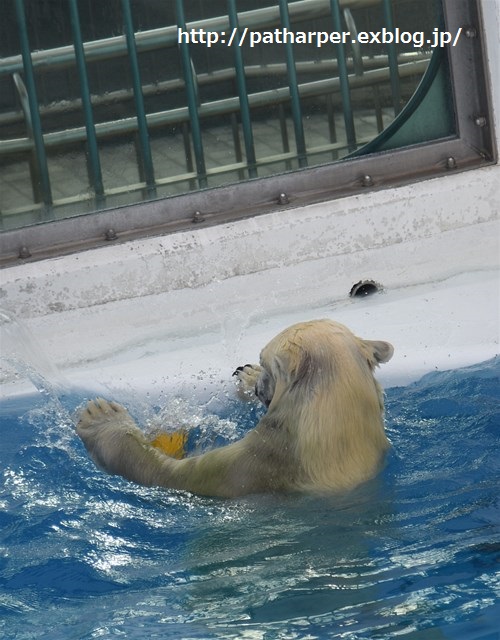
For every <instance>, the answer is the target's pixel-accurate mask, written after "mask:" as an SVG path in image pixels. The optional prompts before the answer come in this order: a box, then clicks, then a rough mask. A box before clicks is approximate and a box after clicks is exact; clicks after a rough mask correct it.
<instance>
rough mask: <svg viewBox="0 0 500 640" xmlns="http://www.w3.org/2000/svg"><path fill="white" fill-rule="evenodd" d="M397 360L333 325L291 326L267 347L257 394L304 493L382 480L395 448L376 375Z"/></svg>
mask: <svg viewBox="0 0 500 640" xmlns="http://www.w3.org/2000/svg"><path fill="white" fill-rule="evenodd" d="M392 354H393V347H392V345H391V344H389V343H388V342H384V341H372V340H362V339H361V338H358V337H357V336H355V335H354V334H353V333H352V332H351V331H349V329H348V328H347V327H345V326H343V325H341V324H339V323H337V322H333V321H331V320H314V321H311V322H303V323H300V324H296V325H293V326H291V327H289V328H288V329H285V330H284V331H282V332H281V333H280V334H278V335H277V336H276V337H275V338H273V339H272V340H271V342H269V343H268V344H267V345H266V346H265V347H264V349H263V350H262V352H261V367H262V371H261V374H260V377H259V379H258V380H257V384H256V393H257V395H258V396H259V398H260V399H261V400H262V401H263V402H264V404H265V405H266V406H267V407H268V412H267V416H268V420H269V421H271V422H272V423H273V424H274V425H275V426H276V428H279V429H285V430H286V432H287V433H288V438H289V442H288V445H287V446H288V450H289V451H293V452H294V455H295V458H296V460H297V464H299V465H300V467H301V472H300V473H301V474H302V476H303V483H304V486H311V487H319V486H321V487H325V488H333V489H345V488H349V487H352V486H356V485H357V484H359V483H360V482H363V481H365V480H366V479H368V478H370V477H372V476H373V475H374V474H375V473H376V470H377V468H378V465H379V464H380V462H381V459H382V454H383V453H384V451H385V450H386V449H387V448H388V446H389V442H388V440H387V437H386V435H385V431H384V424H383V411H384V404H383V392H382V389H381V387H380V386H379V384H378V383H377V381H376V380H375V378H374V375H373V371H374V369H375V367H376V366H377V365H379V364H380V363H382V362H387V361H388V360H390V358H391V357H392Z"/></svg>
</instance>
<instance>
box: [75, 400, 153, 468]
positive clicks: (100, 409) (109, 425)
mask: <svg viewBox="0 0 500 640" xmlns="http://www.w3.org/2000/svg"><path fill="white" fill-rule="evenodd" d="M76 432H77V434H78V435H79V436H80V438H81V439H82V441H83V444H84V445H85V448H86V449H87V451H88V452H89V454H90V456H91V457H92V458H93V460H94V462H95V463H96V464H97V465H98V466H99V467H101V468H102V469H104V470H106V471H108V472H109V473H117V472H119V469H120V468H121V466H122V465H123V464H124V463H125V461H127V460H128V459H130V457H131V456H132V455H133V453H134V451H136V450H140V449H141V448H142V447H143V446H144V445H146V444H147V442H146V439H145V437H144V434H143V433H142V431H141V430H140V429H139V427H138V426H137V425H136V423H135V422H134V420H133V419H132V417H131V416H130V414H129V412H128V411H127V410H126V409H125V407H122V405H121V404H118V403H117V402H108V401H107V400H104V399H103V398H96V399H95V400H91V401H90V402H88V403H87V405H86V407H85V408H84V409H83V410H82V412H81V414H80V419H79V421H78V423H77V425H76Z"/></svg>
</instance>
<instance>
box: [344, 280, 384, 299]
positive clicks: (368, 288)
mask: <svg viewBox="0 0 500 640" xmlns="http://www.w3.org/2000/svg"><path fill="white" fill-rule="evenodd" d="M381 289H382V287H381V286H380V285H379V284H377V283H376V282H375V281H374V280H360V281H359V282H357V283H356V284H353V285H352V289H351V290H350V292H349V295H350V296H351V298H364V297H365V296H371V295H373V294H374V293H378V292H379V291H381Z"/></svg>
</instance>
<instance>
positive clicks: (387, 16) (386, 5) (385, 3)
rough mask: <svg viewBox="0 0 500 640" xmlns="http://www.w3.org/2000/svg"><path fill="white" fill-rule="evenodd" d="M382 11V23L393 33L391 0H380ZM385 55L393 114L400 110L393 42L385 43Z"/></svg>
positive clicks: (396, 61)
mask: <svg viewBox="0 0 500 640" xmlns="http://www.w3.org/2000/svg"><path fill="white" fill-rule="evenodd" d="M382 8H383V13H384V25H385V26H386V28H387V29H388V31H390V32H391V33H394V15H393V12H392V0H382ZM387 57H388V59H389V70H390V75H391V93H392V104H393V107H394V115H395V116H397V115H398V113H399V112H400V111H401V87H400V84H399V73H398V54H397V51H396V45H395V44H394V42H390V43H389V44H388V45H387Z"/></svg>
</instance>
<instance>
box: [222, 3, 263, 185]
mask: <svg viewBox="0 0 500 640" xmlns="http://www.w3.org/2000/svg"><path fill="white" fill-rule="evenodd" d="M227 10H228V15H229V26H230V27H231V32H234V33H235V34H236V42H239V38H240V35H239V23H238V14H237V12H236V2H235V0H228V2H227ZM233 52H234V69H235V72H236V86H237V88H238V97H239V100H240V117H241V126H242V128H243V140H244V141H245V152H246V155H247V163H248V175H249V177H250V178H256V177H257V169H256V167H255V146H254V141H253V131H252V118H251V116H250V105H249V103H248V92H247V85H246V78H245V67H244V64H243V56H242V53H241V47H239V46H237V45H236V46H233Z"/></svg>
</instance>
